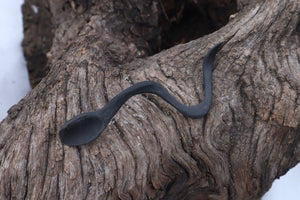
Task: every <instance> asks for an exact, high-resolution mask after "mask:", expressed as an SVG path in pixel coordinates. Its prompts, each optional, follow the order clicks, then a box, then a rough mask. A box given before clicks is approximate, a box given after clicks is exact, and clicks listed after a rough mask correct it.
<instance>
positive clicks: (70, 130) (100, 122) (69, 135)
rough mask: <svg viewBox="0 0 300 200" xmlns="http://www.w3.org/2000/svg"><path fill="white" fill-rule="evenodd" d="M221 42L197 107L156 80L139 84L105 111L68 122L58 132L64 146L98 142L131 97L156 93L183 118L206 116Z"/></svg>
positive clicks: (208, 64)
mask: <svg viewBox="0 0 300 200" xmlns="http://www.w3.org/2000/svg"><path fill="white" fill-rule="evenodd" d="M221 44H222V43H219V44H217V45H216V46H214V47H213V48H212V49H211V50H210V51H209V52H208V54H207V55H206V56H205V58H204V61H203V77H204V88H205V97H204V99H203V100H202V102H201V103H200V104H198V105H195V106H185V105H183V104H181V103H180V102H179V101H177V99H176V98H175V97H174V96H172V95H171V94H170V93H169V92H168V91H167V90H166V89H165V88H164V87H163V86H162V85H160V84H158V83H156V82H153V81H143V82H140V83H137V84H135V85H133V86H131V87H129V88H127V89H125V90H124V91H122V92H120V93H119V94H118V95H116V96H115V97H114V98H113V99H112V100H111V101H109V102H108V103H107V104H106V105H105V106H104V107H103V108H102V109H100V110H98V111H96V112H88V113H82V114H80V115H77V116H76V117H74V118H72V119H71V120H69V121H68V122H66V123H65V124H64V125H63V126H62V127H61V129H60V131H59V137H60V140H61V142H62V143H63V144H66V145H70V146H76V145H82V144H87V143H90V142H92V141H93V140H95V139H96V138H97V137H99V135H100V134H101V133H102V132H103V130H104V129H105V128H106V126H107V125H108V123H109V122H110V120H111V119H112V118H113V116H114V115H115V114H116V113H117V112H118V110H119V109H120V108H121V106H122V105H123V104H124V103H125V102H126V101H127V100H128V99H129V98H130V97H132V96H134V95H136V94H141V93H153V94H156V95H158V96H160V97H161V98H163V99H164V100H165V101H167V102H168V103H169V104H171V105H172V106H174V107H175V108H176V109H177V110H178V111H179V112H181V113H182V114H183V115H185V116H187V117H191V118H201V117H203V116H204V115H206V114H207V113H208V111H209V109H210V105H211V102H212V66H213V62H214V59H215V56H216V54H217V52H218V49H219V47H220V45H221Z"/></svg>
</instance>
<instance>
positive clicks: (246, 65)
mask: <svg viewBox="0 0 300 200" xmlns="http://www.w3.org/2000/svg"><path fill="white" fill-rule="evenodd" d="M29 2H30V3H32V2H33V1H27V2H25V5H24V7H25V6H29V7H30V4H28V3H29ZM41 2H42V3H41ZM195 2H196V1H195ZM243 2H246V1H243ZM36 3H39V4H37V5H39V6H40V7H43V6H44V8H47V9H46V10H47V11H49V12H50V13H51V18H50V19H49V21H51V27H53V37H52V36H51V37H52V38H51V37H50V36H49V37H50V38H47V39H49V40H51V49H50V51H49V52H48V53H47V54H46V55H47V59H48V64H47V67H48V68H49V69H50V71H49V73H48V74H47V76H46V77H44V78H43V79H42V80H41V82H40V83H39V84H38V85H37V86H36V87H35V88H34V89H33V90H32V91H31V92H29V93H28V95H27V96H26V97H25V98H24V99H22V100H21V101H20V102H19V103H18V104H17V105H15V106H13V107H12V108H11V109H10V110H9V115H8V117H7V118H5V119H4V120H3V121H2V122H1V124H0V180H1V181H0V199H260V197H261V196H262V195H263V194H264V193H265V192H266V191H267V190H268V189H269V188H270V186H271V184H272V182H273V180H274V179H276V178H278V177H279V176H281V175H283V174H284V173H285V172H286V171H287V170H288V169H290V168H291V167H293V166H294V165H296V164H297V163H298V162H299V161H300V98H299V97H300V65H299V57H300V49H299V33H300V29H299V27H300V19H299V16H300V15H299V12H300V4H299V3H298V2H296V1H292V0H266V1H253V2H252V3H249V5H247V6H245V7H243V8H242V10H241V11H240V12H239V13H237V14H236V15H235V17H231V18H232V19H231V21H230V22H229V23H228V24H227V25H226V26H224V27H223V28H221V29H219V30H218V31H216V32H214V33H211V34H209V35H206V36H203V37H201V38H199V39H197V40H193V41H191V42H189V43H186V44H180V45H177V46H174V47H172V48H170V49H167V50H164V51H162V52H160V53H157V54H155V55H153V56H148V55H150V54H153V53H154V52H155V49H158V48H159V41H160V39H159V18H160V17H161V13H162V11H161V7H160V6H159V2H158V1H153V0H144V1H138V0H129V1H107V0H104V1H101V2H94V1H81V2H79V1H59V0H52V1H47V0H45V1H37V2H36ZM82 3H83V4H82ZM243 5H246V4H243ZM241 7H242V6H241ZM41 10H42V9H41ZM27 31H29V30H27ZM25 32H26V30H25ZM25 34H26V33H25ZM223 41H224V42H225V45H224V46H223V47H222V49H221V50H220V52H219V53H218V55H217V57H216V61H215V66H214V71H213V104H212V107H211V111H210V112H209V114H208V115H207V116H205V117H204V118H202V119H189V118H186V117H184V116H182V115H181V114H180V113H178V112H177V111H176V110H175V109H174V108H172V107H171V106H169V105H168V104H166V103H165V102H164V101H163V100H161V99H160V98H158V97H156V96H154V95H147V94H146V95H138V96H135V97H133V98H131V99H130V100H129V101H128V102H127V103H126V104H125V106H123V107H122V108H121V110H120V111H119V112H118V113H117V115H116V116H115V119H114V120H113V122H112V123H111V124H110V125H109V126H108V127H107V128H106V130H105V131H104V133H103V134H102V135H101V136H100V137H99V138H98V139H97V140H96V141H94V142H93V143H91V144H88V145H83V146H79V147H69V146H65V145H62V144H61V142H60V140H59V138H58V131H59V128H60V127H61V126H62V125H63V124H64V123H65V122H66V121H67V120H68V119H71V118H72V117H74V116H75V115H78V114H80V113H83V112H88V111H94V110H97V109H99V108H101V107H102V106H104V105H105V103H106V102H107V101H108V100H110V99H111V98H112V97H114V96H115V95H116V94H118V93H119V92H120V91H122V90H123V89H125V88H127V87H129V86H130V85H132V84H134V83H137V82H139V81H144V80H153V81H157V82H159V83H160V84H162V85H164V86H165V87H166V88H168V90H169V91H170V92H171V93H172V94H174V95H175V96H177V97H178V99H180V100H181V102H183V103H185V104H187V105H193V104H197V103H198V102H199V101H201V99H202V98H203V94H204V91H203V88H202V83H203V81H202V80H203V78H202V67H201V63H202V61H203V58H204V55H205V54H206V53H207V52H208V50H209V49H210V48H211V47H212V46H214V45H215V44H217V43H219V42H223ZM33 42H34V41H33ZM47 44H48V43H47ZM25 46H26V45H25ZM28 48H29V49H27V51H28V52H30V47H28Z"/></svg>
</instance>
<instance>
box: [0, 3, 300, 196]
mask: <svg viewBox="0 0 300 200" xmlns="http://www.w3.org/2000/svg"><path fill="white" fill-rule="evenodd" d="M22 3H23V0H12V1H10V0H7V1H5V0H2V2H1V6H0V95H1V96H0V121H1V120H2V119H3V118H4V117H5V116H6V115H7V113H6V112H7V110H8V109H9V108H10V107H11V106H12V105H14V104H16V103H18V101H19V100H20V99H21V98H23V97H24V96H25V95H26V93H27V92H28V91H29V90H30V84H29V80H28V74H27V69H26V63H25V59H24V57H23V53H22V48H21V42H22V39H23V24H22V13H21V4H22ZM32 12H34V13H37V12H38V7H36V6H35V5H32ZM0 137H1V133H0ZM0 159H1V158H0ZM262 199H263V200H299V199H300V163H299V164H298V165H297V166H296V167H294V168H293V169H292V170H290V171H289V172H288V173H287V174H286V175H285V176H282V177H281V178H280V179H279V180H276V181H274V183H273V185H272V188H271V190H270V191H269V192H268V193H267V194H266V195H265V196H264V197H263V198H262Z"/></svg>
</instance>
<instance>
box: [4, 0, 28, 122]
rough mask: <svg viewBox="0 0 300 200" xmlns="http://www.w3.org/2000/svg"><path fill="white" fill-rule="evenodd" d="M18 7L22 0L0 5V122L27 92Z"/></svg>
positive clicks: (26, 75)
mask: <svg viewBox="0 0 300 200" xmlns="http://www.w3.org/2000/svg"><path fill="white" fill-rule="evenodd" d="M22 3H23V0H14V1H2V2H1V6H0V27H1V28H0V94H1V96H0V121H2V119H3V118H4V117H5V116H6V115H7V110H8V109H9V108H10V107H11V106H12V105H14V104H16V103H18V101H19V100H20V99H21V98H23V97H24V96H25V95H26V93H27V92H28V91H29V90H30V83H29V79H28V73H27V68H26V62H25V59H24V56H23V52H22V47H21V42H22V39H23V22H22V13H21V4H22Z"/></svg>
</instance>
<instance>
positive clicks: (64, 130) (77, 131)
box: [59, 112, 106, 146]
mask: <svg viewBox="0 0 300 200" xmlns="http://www.w3.org/2000/svg"><path fill="white" fill-rule="evenodd" d="M105 127H106V125H105V124H104V123H103V119H102V117H101V116H99V115H98V114H97V112H88V113H82V114H80V115H78V116H76V117H74V118H72V119H71V120H69V121H68V122H67V123H65V124H64V125H63V126H62V127H61V129H60V131H59V137H60V140H61V141H62V143H64V144H66V145H69V146H75V145H82V144H87V143H90V142H92V141H93V140H94V139H95V138H97V137H98V136H99V135H100V134H101V132H102V131H103V130H104V129H105Z"/></svg>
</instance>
